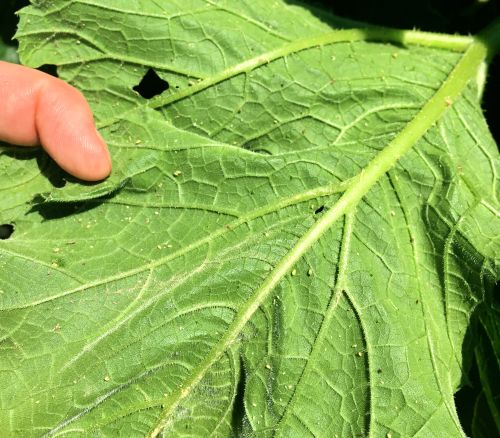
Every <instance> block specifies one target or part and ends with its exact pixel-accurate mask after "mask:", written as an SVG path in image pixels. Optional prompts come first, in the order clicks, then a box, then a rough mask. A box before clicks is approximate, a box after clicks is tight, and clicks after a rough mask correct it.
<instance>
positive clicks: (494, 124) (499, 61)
mask: <svg viewBox="0 0 500 438" xmlns="http://www.w3.org/2000/svg"><path fill="white" fill-rule="evenodd" d="M499 77H500V58H499V57H498V56H497V57H496V58H494V59H493V61H492V62H491V64H490V65H489V67H488V77H487V79H486V86H485V89H484V97H483V108H484V116H485V117H486V121H487V122H488V126H489V128H490V131H491V134H492V135H493V138H494V139H495V141H496V143H497V145H499V146H500V123H499V122H498V120H499V119H498V115H499V114H500V83H499V81H498V80H497V78H499Z"/></svg>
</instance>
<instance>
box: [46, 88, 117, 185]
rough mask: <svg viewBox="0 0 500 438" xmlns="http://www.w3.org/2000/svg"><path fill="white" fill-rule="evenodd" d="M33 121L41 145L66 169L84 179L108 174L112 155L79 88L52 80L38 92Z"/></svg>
mask: <svg viewBox="0 0 500 438" xmlns="http://www.w3.org/2000/svg"><path fill="white" fill-rule="evenodd" d="M36 123H37V130H38V133H39V138H40V142H41V144H42V146H43V147H44V148H45V149H46V150H47V152H48V153H49V155H50V156H51V157H52V158H53V159H54V161H56V162H57V163H58V164H59V165H60V166H61V167H62V168H63V169H64V170H65V171H66V172H68V173H70V174H72V175H74V176H76V177H77V178H80V179H82V180H86V181H100V180H102V179H104V178H106V177H107V176H109V174H110V172H111V157H110V154H109V151H108V148H107V146H106V142H105V141H104V139H103V138H102V136H101V135H100V133H99V132H98V131H97V130H96V128H95V125H94V120H93V116H92V112H91V110H90V107H89V106H88V104H87V101H86V100H85V98H84V97H83V95H82V94H81V93H80V92H79V91H77V90H76V89H74V88H73V87H71V86H69V85H68V84H66V83H64V82H62V81H59V80H57V82H54V81H51V82H50V83H49V84H48V85H47V87H45V88H44V89H43V90H42V92H41V93H40V96H39V102H38V106H37V120H36Z"/></svg>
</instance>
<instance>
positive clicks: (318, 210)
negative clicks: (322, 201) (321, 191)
mask: <svg viewBox="0 0 500 438" xmlns="http://www.w3.org/2000/svg"><path fill="white" fill-rule="evenodd" d="M324 209H325V206H324V205H322V206H321V207H318V208H317V209H316V210H314V214H319V213H321V212H322V211H323V210H324Z"/></svg>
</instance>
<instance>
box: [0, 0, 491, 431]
mask: <svg viewBox="0 0 500 438" xmlns="http://www.w3.org/2000/svg"><path fill="white" fill-rule="evenodd" d="M32 3H33V5H32V6H31V7H29V8H27V9H25V10H23V12H22V14H21V24H20V28H19V31H18V35H17V36H18V38H19V40H20V55H21V61H22V62H23V63H24V64H27V65H30V66H33V67H36V66H39V65H43V64H56V65H58V72H59V75H60V77H61V78H62V79H64V80H66V81H68V82H69V83H71V84H72V85H74V86H76V87H78V88H79V89H80V90H81V91H82V92H83V93H84V94H85V96H86V97H87V99H88V100H89V102H90V104H91V106H92V108H93V110H94V113H95V117H96V120H97V122H98V126H100V128H101V132H102V134H103V136H104V137H105V139H106V141H107V142H108V145H109V147H110V149H111V153H112V156H113V159H114V173H113V175H112V176H111V178H109V179H108V180H107V181H106V182H104V183H102V184H98V185H81V184H78V183H77V182H76V181H68V182H67V183H66V185H65V187H63V188H48V189H47V188H45V187H44V186H42V185H40V186H38V187H36V186H35V187H33V186H29V183H26V184H27V185H26V186H25V191H24V194H25V195H27V194H30V197H31V198H33V197H36V199H37V201H36V202H38V204H37V205H36V207H35V208H31V209H28V208H25V209H22V208H21V207H19V208H17V207H16V208H13V207H12V202H11V199H12V198H10V196H14V195H4V196H3V197H2V198H1V199H0V211H1V212H2V213H1V214H2V215H3V216H2V218H4V219H3V220H5V221H9V222H12V223H15V227H16V229H15V233H14V234H13V235H12V236H11V238H9V239H7V240H3V241H0V310H1V317H0V339H2V342H1V343H0V388H2V391H1V392H0V409H1V410H0V424H2V425H3V426H2V427H4V428H6V429H7V430H8V433H10V435H12V436H23V437H25V436H43V435H49V436H52V435H54V436H62V435H69V436H89V435H95V436H126V437H134V436H138V437H139V436H145V435H147V434H150V433H152V431H154V430H156V429H157V427H158V426H159V425H162V432H161V433H163V434H164V436H200V437H201V436H203V437H205V436H221V437H222V436H232V435H238V434H240V435H249V436H253V435H257V436H284V437H288V436H329V437H330V436H335V435H338V436H368V435H370V436H374V437H379V436H386V435H387V434H389V433H390V434H392V436H421V437H430V436H436V437H442V436H463V432H462V428H461V426H460V423H459V420H458V417H457V414H456V411H455V406H454V400H453V394H454V392H455V391H456V390H457V389H458V388H459V386H460V382H461V378H462V368H463V364H464V361H465V360H466V359H465V358H467V357H471V355H472V354H473V351H474V349H473V346H471V345H470V343H469V342H470V341H469V342H468V341H467V336H466V334H467V330H468V327H469V321H470V318H471V315H472V314H473V311H474V309H475V308H476V307H477V306H478V305H479V304H481V303H482V302H483V300H484V297H485V296H486V294H487V293H491V287H492V284H493V281H494V279H496V278H497V275H498V269H497V266H498V263H497V261H496V260H495V257H496V256H497V255H498V253H499V251H498V250H499V241H498V235H499V234H500V233H499V231H500V224H499V220H498V216H497V213H496V212H497V211H498V210H499V203H498V199H497V195H498V186H497V184H498V181H497V179H498V172H499V169H498V166H499V160H498V152H497V149H496V145H495V143H494V141H493V139H492V137H491V135H490V133H489V131H488V127H487V125H486V123H485V120H484V118H483V115H482V111H481V107H480V103H479V102H478V99H477V90H476V89H475V86H474V83H473V81H472V82H471V83H470V86H469V87H468V88H467V89H466V90H465V91H464V93H463V95H462V96H461V97H460V98H459V99H458V100H457V101H456V102H453V105H451V107H450V108H449V110H448V111H447V112H446V114H445V115H444V117H442V118H441V119H440V120H439V121H438V122H437V123H436V124H435V125H434V126H433V127H432V128H431V129H430V130H429V131H428V132H427V133H426V134H425V136H424V137H423V138H422V139H420V140H419V141H417V142H416V143H415V144H414V145H413V147H412V149H411V150H410V151H409V152H408V153H407V154H405V155H404V156H402V157H401V158H400V160H399V161H398V162H397V163H396V165H395V166H393V167H392V168H391V169H390V170H389V172H387V173H386V174H384V175H383V176H381V177H380V178H379V180H378V181H377V182H376V184H375V185H374V186H373V187H372V188H371V189H370V190H369V192H368V193H367V195H366V196H365V197H363V199H362V200H361V201H360V202H359V203H358V204H357V205H356V206H355V207H353V208H352V209H350V210H349V211H347V212H346V214H345V215H342V217H340V218H339V220H337V221H335V222H334V223H333V225H332V226H331V227H329V228H328V229H327V230H324V232H322V233H321V235H319V236H317V237H318V238H317V240H316V242H315V243H314V244H313V245H312V246H311V247H310V248H308V249H307V250H304V251H302V252H300V259H299V260H298V262H297V263H296V264H295V265H294V266H293V269H290V271H289V272H288V273H287V274H286V275H284V276H282V275H280V274H279V272H278V269H277V266H279V264H280V263H281V262H282V261H283V260H285V261H286V260H288V259H289V258H290V257H291V254H296V249H295V248H296V246H295V245H296V244H297V242H300V239H301V237H302V236H304V235H306V233H308V230H310V229H312V228H313V227H315V224H316V223H317V222H318V221H320V220H321V218H322V217H323V215H325V214H328V212H329V211H330V210H331V209H332V208H335V206H336V205H337V204H336V203H337V202H338V200H339V198H340V196H341V195H342V193H343V192H344V191H345V190H346V189H349V188H351V187H354V188H355V189H356V187H358V186H359V187H360V188H361V187H362V186H363V184H364V182H363V178H362V175H363V172H364V169H365V168H366V167H367V166H368V164H369V163H370V162H371V160H373V159H374V158H375V157H377V156H378V155H379V154H380V153H381V152H382V151H383V150H384V148H385V147H386V145H387V144H388V143H389V142H390V141H391V140H392V139H394V138H395V137H396V136H397V135H398V133H400V132H401V131H402V130H403V129H404V128H405V127H406V126H407V125H408V124H409V123H410V122H411V121H412V120H413V119H414V118H415V117H416V116H417V114H418V113H419V111H420V110H421V109H422V108H423V107H424V105H425V104H426V103H427V102H428V101H429V100H430V99H431V98H432V96H433V95H434V94H435V93H436V91H437V90H438V89H439V88H440V87H441V86H442V84H443V83H445V81H447V80H448V78H449V76H450V73H451V71H452V70H453V69H454V68H455V66H456V65H457V64H458V62H459V61H460V59H461V56H462V54H460V53H456V52H451V51H447V50H443V49H437V48H424V47H418V46H406V47H404V46H401V45H395V44H385V43H376V42H366V41H362V40H356V41H355V40H352V41H342V40H341V39H339V40H338V41H334V39H332V40H331V42H329V43H324V44H317V43H314V44H313V43H312V42H311V43H308V42H310V41H313V40H314V38H315V37H316V36H318V38H319V36H321V35H326V34H328V35H336V34H335V31H334V30H333V28H334V27H336V25H337V24H341V22H340V21H339V22H337V21H336V19H335V18H330V19H326V18H324V17H323V18H322V19H319V18H318V17H315V16H314V15H313V14H312V13H311V12H310V11H309V10H308V9H306V8H304V7H299V6H293V5H290V4H287V3H285V2H283V1H268V0H265V1H264V0H253V1H241V0H238V1H236V0H227V1H215V0H214V1H211V0H185V1H183V2H177V1H166V0H157V1H152V0H151V1H137V2H130V1H126V0H92V1H90V0H77V1H75V0H73V1H69V0H58V1H33V2H32ZM297 23H300V25H297ZM269 53H274V54H275V55H276V56H272V57H266V56H267V55H266V54H269ZM149 69H154V71H155V72H156V73H157V74H158V75H159V76H160V77H161V78H162V79H163V80H165V81H167V82H168V84H169V88H168V90H166V91H165V92H164V93H163V94H162V95H161V96H159V97H156V98H153V99H151V100H149V101H146V100H145V99H144V98H143V97H141V96H140V95H139V94H138V93H137V92H135V91H134V90H133V88H134V86H136V85H137V84H139V82H140V81H141V79H142V78H143V76H144V75H145V74H146V72H147V71H148V70H149ZM7 160H8V161H7ZM3 163H6V164H3ZM39 164H40V163H38V164H37V162H36V161H35V160H26V161H25V162H23V163H22V166H21V164H20V162H19V161H15V160H13V159H12V157H11V156H5V155H2V156H0V165H2V166H4V165H5V167H6V168H11V167H10V166H18V167H19V169H20V170H16V171H15V172H12V173H11V174H9V173H6V172H5V171H3V172H2V173H1V177H0V188H2V187H5V188H6V189H5V190H6V191H5V193H13V192H15V190H14V188H13V186H12V184H14V182H15V181H17V180H18V178H19V175H21V174H24V175H29V174H30V172H31V173H36V172H38V173H37V175H41V176H39V177H40V178H42V177H44V178H45V179H44V181H47V178H48V177H49V176H51V175H58V174H57V170H56V169H55V168H54V167H53V166H52V165H51V164H50V163H49V164H47V166H46V167H44V171H43V173H41V174H40V172H39V170H40V165H39ZM21 167H22V169H21ZM44 175H45V176H44ZM360 175H361V177H360ZM42 179H43V178H42ZM2 184H3V186H2ZM49 186H50V184H49ZM16 190H19V191H20V192H23V190H24V188H23V186H22V185H21V187H19V188H17V189H16ZM16 205H17V204H16ZM273 279H274V280H276V281H277V286H276V287H274V288H273V289H272V291H270V293H269V294H267V295H266V296H265V300H264V302H263V303H262V305H256V303H257V301H256V300H255V293H256V291H257V292H258V291H259V290H264V289H263V288H265V285H266V284H268V282H269V281H271V280H273ZM254 307H255V308H254ZM238 318H243V319H242V320H243V321H245V322H246V323H245V324H243V326H241V327H240V326H237V324H236V322H235V321H237V320H238ZM245 318H246V319H245ZM231 336H232V337H233V338H234V341H233V342H231V343H230V345H229V346H228V348H225V346H224V345H223V342H222V341H223V340H224V339H228V337H231Z"/></svg>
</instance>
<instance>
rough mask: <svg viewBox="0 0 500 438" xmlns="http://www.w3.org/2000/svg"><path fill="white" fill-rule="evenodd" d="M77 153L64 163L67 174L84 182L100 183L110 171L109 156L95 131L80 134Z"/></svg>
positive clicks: (100, 137)
mask: <svg viewBox="0 0 500 438" xmlns="http://www.w3.org/2000/svg"><path fill="white" fill-rule="evenodd" d="M79 143H80V147H79V150H78V153H75V155H74V156H73V157H71V159H68V160H67V163H65V166H67V168H65V170H66V171H67V172H68V173H71V174H72V175H74V176H76V177H77V178H80V179H82V180H85V181H101V180H103V179H105V178H107V177H108V176H109V175H110V173H111V170H112V163H111V156H110V154H109V150H108V148H107V146H106V142H105V141H104V139H103V138H102V136H101V134H100V133H99V132H98V131H97V130H95V129H94V130H93V132H92V131H90V130H89V132H87V133H85V132H84V133H82V138H81V140H80V142H79Z"/></svg>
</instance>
